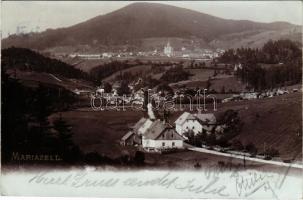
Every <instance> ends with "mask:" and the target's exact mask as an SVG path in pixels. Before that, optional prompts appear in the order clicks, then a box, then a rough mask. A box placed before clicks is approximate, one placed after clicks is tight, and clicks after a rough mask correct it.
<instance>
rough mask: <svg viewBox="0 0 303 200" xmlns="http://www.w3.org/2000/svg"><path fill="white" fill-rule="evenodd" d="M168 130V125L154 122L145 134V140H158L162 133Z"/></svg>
mask: <svg viewBox="0 0 303 200" xmlns="http://www.w3.org/2000/svg"><path fill="white" fill-rule="evenodd" d="M165 128H166V125H165V124H164V123H163V122H162V121H161V120H159V119H158V120H156V121H154V122H153V123H152V124H151V126H150V127H149V128H148V129H147V131H146V132H145V134H144V138H145V139H152V140H154V139H156V138H157V137H158V136H159V135H160V134H161V133H162V131H164V129H165Z"/></svg>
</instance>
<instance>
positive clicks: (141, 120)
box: [133, 117, 147, 131]
mask: <svg viewBox="0 0 303 200" xmlns="http://www.w3.org/2000/svg"><path fill="white" fill-rule="evenodd" d="M146 120H147V118H145V117H142V118H141V119H140V120H139V121H138V122H137V123H136V124H135V125H134V126H133V129H134V131H138V129H139V128H140V127H141V126H142V125H143V124H144V123H145V122H146Z"/></svg>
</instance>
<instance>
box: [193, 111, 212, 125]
mask: <svg viewBox="0 0 303 200" xmlns="http://www.w3.org/2000/svg"><path fill="white" fill-rule="evenodd" d="M195 117H196V118H197V119H198V120H199V121H201V122H202V123H206V124H215V123H216V122H217V121H216V117H215V115H214V114H213V113H205V114H202V113H199V114H195Z"/></svg>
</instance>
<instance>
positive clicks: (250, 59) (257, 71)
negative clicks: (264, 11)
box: [218, 40, 302, 90]
mask: <svg viewBox="0 0 303 200" xmlns="http://www.w3.org/2000/svg"><path fill="white" fill-rule="evenodd" d="M218 61H219V62H224V63H230V64H241V66H240V67H239V68H238V69H237V73H236V75H237V76H238V77H239V78H240V79H241V81H242V82H244V83H247V84H248V85H249V86H250V87H252V88H254V89H256V90H264V89H270V88H276V87H282V86H286V85H292V84H298V83H300V82H301V81H302V49H301V48H300V47H299V45H298V44H296V43H294V42H292V41H290V40H278V41H272V40H270V41H268V42H267V43H266V44H265V45H264V46H263V48H261V49H251V48H240V49H229V50H228V51H226V52H225V53H224V54H223V55H222V56H221V57H220V58H219V59H218Z"/></svg>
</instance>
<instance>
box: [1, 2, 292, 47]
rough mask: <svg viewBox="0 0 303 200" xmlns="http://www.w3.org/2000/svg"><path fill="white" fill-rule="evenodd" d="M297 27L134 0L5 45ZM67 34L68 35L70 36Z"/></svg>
mask: <svg viewBox="0 0 303 200" xmlns="http://www.w3.org/2000/svg"><path fill="white" fill-rule="evenodd" d="M295 27H297V26H295V25H292V24H289V23H286V22H274V23H258V22H253V21H248V20H226V19H222V18H218V17H214V16H211V15H208V14H204V13H200V12H196V11H192V10H189V9H184V8H179V7H175V6H170V5H163V4H157V3H134V4H131V5H128V6H126V7H124V8H122V9H119V10H116V11H114V12H112V13H109V14H106V15H100V16H97V17H95V18H93V19H90V20H88V21H86V22H83V23H80V24H77V25H74V26H71V27H68V28H60V29H55V30H52V29H50V30H47V31H44V32H42V33H38V34H28V35H22V36H11V37H9V38H6V39H4V40H3V41H2V46H3V47H9V46H20V47H28V48H33V49H39V50H45V49H48V48H52V47H58V46H69V45H81V44H86V45H91V46H98V45H106V46H108V45H111V46H113V45H126V44H127V45H135V46H140V45H141V43H142V41H141V39H144V38H161V37H162V38H163V37H177V38H192V37H193V38H200V39H201V40H202V41H203V42H201V43H205V42H206V43H209V42H211V41H213V40H215V39H218V38H219V37H221V36H223V35H226V34H233V33H240V32H245V31H257V30H258V31H280V30H285V29H292V28H295ZM67 36H68V37H67Z"/></svg>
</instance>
